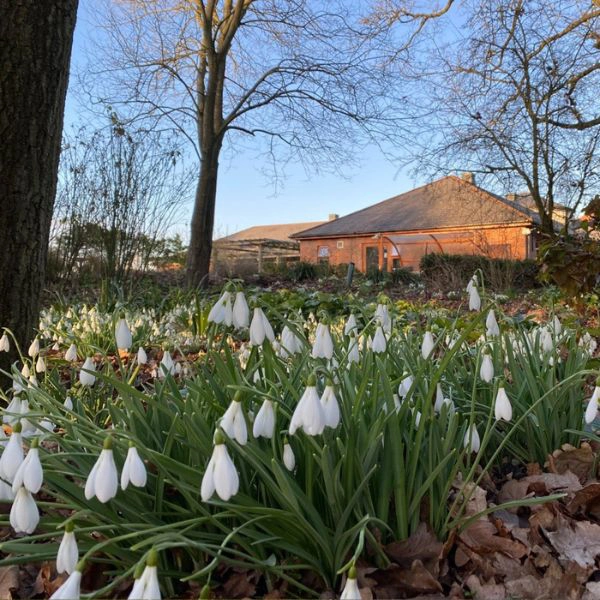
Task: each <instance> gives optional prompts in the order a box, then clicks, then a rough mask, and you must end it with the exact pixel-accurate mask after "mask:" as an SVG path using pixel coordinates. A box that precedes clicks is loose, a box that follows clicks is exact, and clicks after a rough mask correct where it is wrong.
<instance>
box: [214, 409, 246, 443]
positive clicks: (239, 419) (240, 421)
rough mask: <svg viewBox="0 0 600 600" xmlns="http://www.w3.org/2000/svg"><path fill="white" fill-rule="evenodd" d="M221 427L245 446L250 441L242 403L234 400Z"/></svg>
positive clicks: (224, 415)
mask: <svg viewBox="0 0 600 600" xmlns="http://www.w3.org/2000/svg"><path fill="white" fill-rule="evenodd" d="M220 425H221V429H223V431H224V432H225V433H226V434H227V435H228V436H229V437H230V438H231V439H234V440H236V441H237V443H238V444H241V445H242V446H244V445H245V444H246V443H247V442H248V428H247V426H246V419H245V418H244V412H243V410H242V403H241V402H238V401H237V400H232V401H231V403H230V404H229V406H228V407H227V410H226V411H225V413H224V414H223V417H222V419H221V423H220Z"/></svg>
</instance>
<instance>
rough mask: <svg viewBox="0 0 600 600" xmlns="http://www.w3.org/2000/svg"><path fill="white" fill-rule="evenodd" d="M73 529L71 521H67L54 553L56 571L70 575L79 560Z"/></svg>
mask: <svg viewBox="0 0 600 600" xmlns="http://www.w3.org/2000/svg"><path fill="white" fill-rule="evenodd" d="M73 529H74V527H73V523H72V522H71V521H69V522H68V523H67V525H66V526H65V532H64V534H63V536H62V539H61V541H60V545H59V547H58V553H57V555H56V571H57V572H58V573H68V574H69V575H70V574H71V573H72V572H73V571H74V570H75V566H76V565H77V561H78V560H79V548H78V547H77V540H76V538H75V532H74V530H73Z"/></svg>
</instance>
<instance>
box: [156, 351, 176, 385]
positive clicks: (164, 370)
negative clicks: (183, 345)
mask: <svg viewBox="0 0 600 600" xmlns="http://www.w3.org/2000/svg"><path fill="white" fill-rule="evenodd" d="M174 373H175V363H174V362H173V358H172V356H171V353H170V352H169V351H168V350H165V351H164V352H163V356H162V359H161V361H160V366H159V368H158V376H159V377H160V378H162V379H164V378H165V377H166V376H167V375H173V374H174Z"/></svg>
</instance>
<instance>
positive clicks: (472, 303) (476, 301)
mask: <svg viewBox="0 0 600 600" xmlns="http://www.w3.org/2000/svg"><path fill="white" fill-rule="evenodd" d="M469 310H474V311H478V310H481V297H480V296H479V292H478V291H477V288H476V287H475V286H473V287H472V288H471V291H470V292H469Z"/></svg>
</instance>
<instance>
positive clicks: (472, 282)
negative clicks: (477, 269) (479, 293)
mask: <svg viewBox="0 0 600 600" xmlns="http://www.w3.org/2000/svg"><path fill="white" fill-rule="evenodd" d="M476 285H477V275H473V277H471V279H469V283H467V288H466V291H467V294H470V293H471V290H472V289H473V288H474V287H475V286H476Z"/></svg>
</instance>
